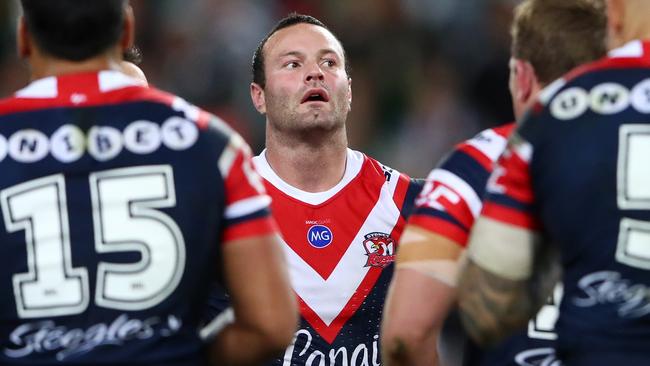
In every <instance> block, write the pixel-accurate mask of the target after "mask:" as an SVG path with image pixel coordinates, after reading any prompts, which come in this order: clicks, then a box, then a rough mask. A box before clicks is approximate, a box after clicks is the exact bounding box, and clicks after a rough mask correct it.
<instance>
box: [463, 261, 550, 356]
mask: <svg viewBox="0 0 650 366" xmlns="http://www.w3.org/2000/svg"><path fill="white" fill-rule="evenodd" d="M458 290H459V307H460V315H461V320H462V321H463V325H464V326H465V329H466V330H467V332H468V334H469V335H470V336H471V337H472V338H473V339H474V340H475V341H477V342H478V343H479V344H481V345H490V344H494V343H497V342H498V341H500V340H502V339H504V338H505V337H506V336H508V335H509V334H511V333H512V332H514V331H515V330H517V329H520V328H523V327H524V326H525V325H526V323H527V322H528V319H530V317H531V316H532V315H533V314H534V312H535V311H536V310H537V309H536V304H534V302H535V301H531V300H532V299H531V296H530V293H529V286H528V282H527V281H513V280H508V279H505V278H501V277H499V276H496V275H494V274H492V273H490V272H488V271H485V270H483V269H481V268H480V267H479V266H477V265H476V264H474V263H472V262H471V261H469V262H468V263H467V267H466V269H465V272H464V273H463V275H462V278H461V282H460V284H459V287H458Z"/></svg>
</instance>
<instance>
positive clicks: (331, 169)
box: [266, 129, 347, 192]
mask: <svg viewBox="0 0 650 366" xmlns="http://www.w3.org/2000/svg"><path fill="white" fill-rule="evenodd" d="M346 156H347V137H346V134H345V129H341V131H337V132H335V133H334V135H330V136H328V138H327V139H321V140H319V141H304V140H297V139H295V138H294V139H289V138H281V137H280V136H277V135H274V134H273V133H269V131H268V130H267V136H266V159H267V161H268V162H269V165H270V166H271V168H272V169H273V170H274V171H275V173H276V174H277V175H278V176H279V177H280V178H281V179H282V180H284V181H285V182H287V183H288V184H290V185H291V186H293V187H295V188H298V189H300V190H303V191H305V192H324V191H327V190H328V189H330V188H332V187H334V186H335V185H336V184H338V183H339V182H340V181H341V179H342V178H343V175H344V174H345V165H346Z"/></svg>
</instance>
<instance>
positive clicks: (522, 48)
mask: <svg viewBox="0 0 650 366" xmlns="http://www.w3.org/2000/svg"><path fill="white" fill-rule="evenodd" d="M606 25H607V17H606V13H605V4H604V0H525V1H524V2H522V3H521V4H519V5H518V6H517V8H516V10H515V18H514V20H513V22H512V29H511V34H512V50H511V52H512V56H513V57H515V58H518V59H521V60H524V61H528V62H530V63H531V65H532V66H533V68H534V69H535V74H536V75H537V79H538V80H539V81H540V82H541V83H544V84H547V83H550V82H551V81H553V80H555V79H557V78H559V77H560V76H562V75H563V74H565V73H566V72H568V71H569V70H571V69H573V68H575V67H577V66H579V65H582V64H584V63H587V62H591V61H594V60H596V59H599V58H601V57H603V56H604V55H605V54H606V52H607V49H606V42H605V36H606Z"/></svg>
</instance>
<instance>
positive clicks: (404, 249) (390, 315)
mask: <svg viewBox="0 0 650 366" xmlns="http://www.w3.org/2000/svg"><path fill="white" fill-rule="evenodd" d="M461 251H462V248H461V247H460V246H459V245H458V244H457V243H455V242H453V241H451V240H449V239H447V238H446V237H443V236H441V235H438V234H435V233H433V232H430V231H427V230H423V229H420V228H418V227H417V226H414V225H409V226H407V228H406V231H405V232H404V235H403V237H402V240H401V243H400V247H399V250H398V255H397V264H396V269H395V274H394V276H393V280H392V283H391V287H390V290H389V293H388V298H387V300H386V305H385V307H384V316H383V321H382V333H381V344H382V352H383V362H384V365H387V366H396V365H404V366H407V365H408V366H419V365H437V364H438V353H437V341H438V336H439V333H440V331H441V328H442V325H443V323H444V320H445V318H446V316H447V312H448V311H449V308H450V307H451V306H452V304H453V303H454V301H455V292H456V290H455V277H456V269H457V260H458V257H459V256H460V253H461Z"/></svg>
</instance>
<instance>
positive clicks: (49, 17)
mask: <svg viewBox="0 0 650 366" xmlns="http://www.w3.org/2000/svg"><path fill="white" fill-rule="evenodd" d="M21 4H22V7H23V14H24V17H25V23H26V25H27V29H28V30H29V32H30V33H31V35H32V37H33V39H34V41H35V42H36V44H37V46H38V47H39V48H40V49H41V50H43V52H45V53H47V54H49V55H51V56H54V57H58V58H61V59H65V60H70V61H83V60H86V59H88V58H91V57H93V56H97V55H99V54H100V53H102V52H103V51H106V50H107V49H108V48H110V47H111V46H113V45H115V44H116V43H117V42H118V41H119V39H120V36H121V35H122V27H123V24H124V12H123V11H124V6H125V5H126V0H21Z"/></svg>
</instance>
